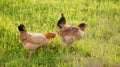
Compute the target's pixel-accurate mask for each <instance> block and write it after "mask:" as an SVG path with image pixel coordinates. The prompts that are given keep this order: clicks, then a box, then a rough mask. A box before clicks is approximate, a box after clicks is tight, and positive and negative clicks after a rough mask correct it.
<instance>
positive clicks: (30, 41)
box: [18, 24, 56, 53]
mask: <svg viewBox="0 0 120 67" xmlns="http://www.w3.org/2000/svg"><path fill="white" fill-rule="evenodd" d="M18 30H19V31H20V32H19V39H20V42H21V43H22V44H23V46H24V47H25V48H26V49H27V50H28V51H30V53H33V52H34V51H35V50H36V49H38V48H39V47H41V46H44V45H47V44H49V43H50V42H51V40H52V39H53V38H55V36H56V34H55V33H50V32H48V33H46V34H39V33H35V34H31V33H29V32H27V29H26V28H25V26H24V25H23V24H20V25H19V26H18Z"/></svg>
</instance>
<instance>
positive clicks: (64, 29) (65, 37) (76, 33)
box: [57, 13, 87, 45]
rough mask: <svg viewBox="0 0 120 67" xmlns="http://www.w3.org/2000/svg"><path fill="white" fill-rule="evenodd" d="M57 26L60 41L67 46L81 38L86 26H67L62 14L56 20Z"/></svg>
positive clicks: (82, 24) (84, 24)
mask: <svg viewBox="0 0 120 67" xmlns="http://www.w3.org/2000/svg"><path fill="white" fill-rule="evenodd" d="M57 26H58V34H59V35H60V38H61V40H62V41H63V42H64V43H65V44H67V45H68V44H72V43H73V42H75V41H76V40H80V39H81V38H83V36H84V32H85V29H86V27H87V24H86V23H81V24H79V25H78V26H71V25H68V24H67V23H66V19H65V17H64V15H63V13H62V14H61V18H60V19H59V20H58V23H57Z"/></svg>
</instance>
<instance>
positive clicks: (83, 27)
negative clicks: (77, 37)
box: [78, 23, 87, 31]
mask: <svg viewBox="0 0 120 67" xmlns="http://www.w3.org/2000/svg"><path fill="white" fill-rule="evenodd" d="M78 26H79V28H80V29H81V30H82V31H85V29H86V27H87V24H85V23H81V24H79V25H78Z"/></svg>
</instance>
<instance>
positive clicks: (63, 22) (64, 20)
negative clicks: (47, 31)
mask: <svg viewBox="0 0 120 67" xmlns="http://www.w3.org/2000/svg"><path fill="white" fill-rule="evenodd" d="M61 24H62V25H63V24H66V19H65V17H64V14H63V13H61V18H60V19H59V20H58V23H57V26H58V27H59V28H62V26H61Z"/></svg>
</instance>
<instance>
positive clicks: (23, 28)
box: [18, 24, 27, 32]
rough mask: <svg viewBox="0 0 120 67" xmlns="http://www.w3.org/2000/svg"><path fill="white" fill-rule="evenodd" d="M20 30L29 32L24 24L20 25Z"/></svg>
mask: <svg viewBox="0 0 120 67" xmlns="http://www.w3.org/2000/svg"><path fill="white" fill-rule="evenodd" d="M18 30H19V31H20V32H26V31H27V30H26V28H25V26H24V25H23V24H20V25H19V26H18Z"/></svg>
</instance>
